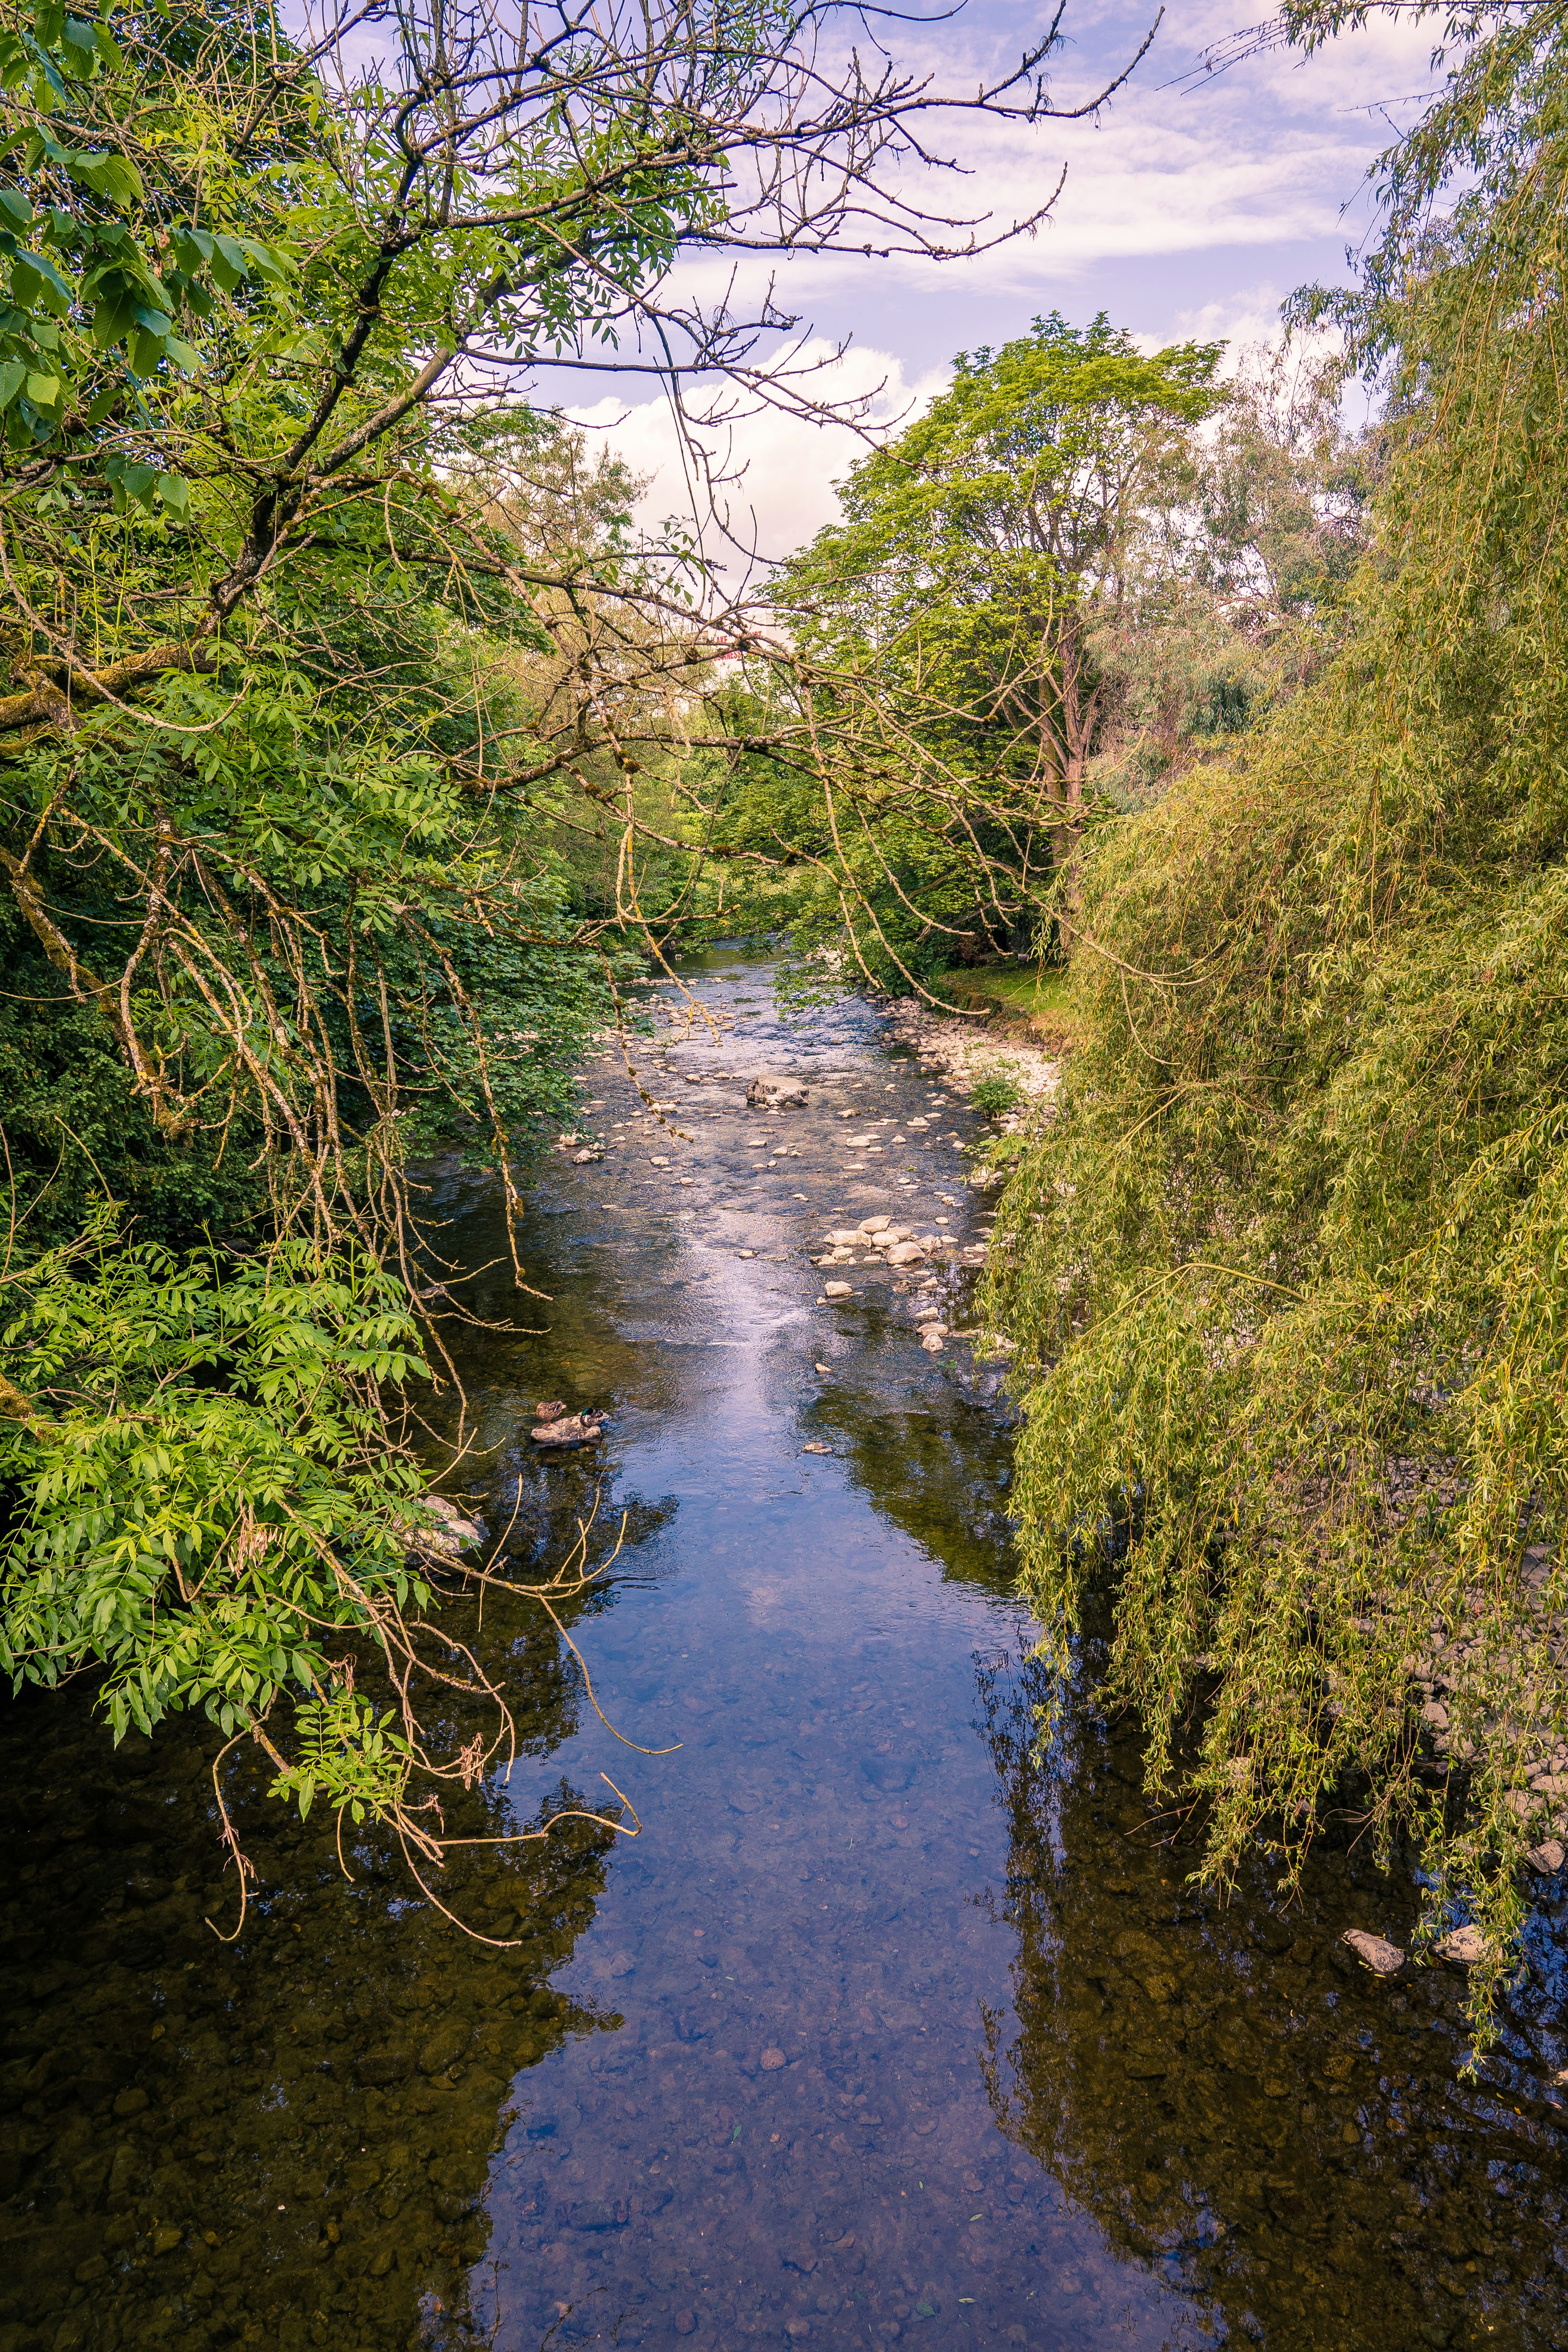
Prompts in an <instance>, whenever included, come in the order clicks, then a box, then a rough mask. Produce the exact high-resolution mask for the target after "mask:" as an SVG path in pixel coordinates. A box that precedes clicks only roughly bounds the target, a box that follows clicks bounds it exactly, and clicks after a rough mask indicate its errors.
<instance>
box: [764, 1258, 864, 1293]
mask: <svg viewBox="0 0 1568 2352" xmlns="http://www.w3.org/2000/svg"><path fill="white" fill-rule="evenodd" d="M741 1254H742V1256H743V1257H750V1255H751V1252H750V1250H743V1251H742V1253H741ZM822 1295H823V1297H824V1298H853V1297H854V1296H855V1293H854V1292H853V1290H852V1289H851V1288H850V1286H849V1285H848V1284H847V1282H825V1283H824V1284H823V1286H822Z"/></svg>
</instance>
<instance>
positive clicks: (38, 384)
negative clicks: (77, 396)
mask: <svg viewBox="0 0 1568 2352" xmlns="http://www.w3.org/2000/svg"><path fill="white" fill-rule="evenodd" d="M59 396H60V380H59V378H58V375H31V374H29V376H28V378H27V397H28V399H29V400H30V401H31V402H32V404H33V405H34V407H35V408H53V407H54V405H55V404H56V403H57V401H58V399H59Z"/></svg>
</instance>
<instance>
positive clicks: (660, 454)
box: [568, 338, 948, 580]
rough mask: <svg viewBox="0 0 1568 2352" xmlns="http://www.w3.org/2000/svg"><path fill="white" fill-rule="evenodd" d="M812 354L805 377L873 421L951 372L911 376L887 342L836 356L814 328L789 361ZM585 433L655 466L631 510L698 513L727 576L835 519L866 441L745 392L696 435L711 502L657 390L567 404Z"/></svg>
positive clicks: (912, 404) (649, 522) (641, 514)
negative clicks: (708, 472) (720, 420)
mask: <svg viewBox="0 0 1568 2352" xmlns="http://www.w3.org/2000/svg"><path fill="white" fill-rule="evenodd" d="M814 362H815V363H816V370H817V372H816V373H814V374H813V375H812V376H811V377H810V378H809V379H808V383H809V388H810V390H811V392H812V394H813V395H814V396H815V397H816V398H817V399H819V400H822V401H824V402H828V401H831V402H835V403H844V404H851V403H859V402H862V401H863V402H865V403H867V407H866V414H865V424H866V426H867V428H868V430H870V431H873V432H878V431H886V430H889V429H892V428H896V426H897V425H899V424H900V423H901V422H903V421H905V420H906V419H907V418H909V417H910V416H912V415H916V414H917V413H918V411H919V410H920V409H921V407H923V406H924V405H925V404H926V403H927V402H928V401H930V400H931V399H932V398H933V397H934V396H935V394H937V393H939V392H940V391H941V390H942V388H943V386H944V385H945V383H947V380H948V378H947V371H946V370H945V369H943V370H940V371H932V372H930V373H925V374H922V375H921V376H918V377H917V378H915V379H914V380H913V381H912V382H911V381H910V379H909V378H907V377H906V375H905V373H904V370H903V365H902V363H901V362H900V360H899V358H898V357H897V355H896V354H895V353H893V352H885V351H879V350H877V349H875V348H874V347H872V346H870V345H866V344H856V345H854V346H852V347H851V349H850V350H849V351H848V352H846V353H845V354H844V355H843V356H842V357H840V356H838V355H837V352H836V350H835V347H834V345H832V344H831V343H828V342H826V341H823V340H821V339H820V338H818V339H816V340H814V341H810V342H807V343H805V345H804V346H802V348H801V349H800V351H799V352H793V356H792V364H793V365H795V366H799V365H800V364H802V363H805V365H806V366H811V365H812V364H813V363H814ZM568 414H569V415H571V416H572V417H573V418H574V421H575V422H576V423H577V424H579V425H584V426H585V427H586V428H587V430H588V431H589V433H590V435H591V436H592V437H593V438H594V439H595V440H597V439H599V438H600V437H601V436H603V438H604V439H605V442H606V444H607V445H608V446H609V447H611V448H612V449H614V450H615V452H616V455H617V456H619V457H624V458H625V460H626V464H627V465H628V466H630V467H631V468H632V470H633V472H634V473H637V474H640V475H644V476H647V477H650V479H649V482H648V487H647V490H646V491H645V492H644V494H643V497H642V499H641V501H640V504H639V508H638V519H639V520H640V521H641V522H642V523H643V524H644V526H645V527H646V528H647V529H649V530H658V527H659V526H660V525H661V524H662V522H663V521H664V520H665V519H666V518H667V517H674V518H677V519H679V520H682V521H684V522H685V523H686V524H687V526H688V527H689V526H690V524H691V521H692V520H693V517H694V516H698V517H700V518H702V520H703V525H704V545H705V549H706V551H707V553H708V555H709V557H710V560H711V561H713V562H717V563H720V564H721V565H722V566H723V568H724V569H725V571H726V572H728V573H729V575H730V576H731V579H732V580H733V579H735V578H737V577H738V576H739V575H741V574H742V573H743V572H744V570H745V568H746V563H747V559H748V558H749V557H750V558H752V559H754V561H755V562H756V563H757V564H758V565H761V566H765V565H767V564H768V563H770V562H776V561H777V560H778V558H779V557H780V556H783V555H786V554H788V553H789V551H791V549H793V548H796V547H800V546H802V545H804V544H805V541H807V540H809V539H810V538H812V537H813V536H814V534H815V533H816V531H818V530H821V528H822V526H823V525H824V523H828V522H832V521H834V520H836V519H837V513H838V502H837V498H836V497H835V495H834V490H833V484H834V482H835V481H836V480H840V479H842V478H843V477H844V476H845V475H846V474H847V472H848V470H849V467H851V465H852V464H853V463H854V461H855V459H856V458H857V457H860V456H862V455H863V454H864V452H865V450H866V447H867V446H868V445H867V443H866V441H865V439H864V438H863V437H862V436H861V435H860V434H859V433H858V432H856V431H855V430H854V429H853V428H852V427H850V426H849V425H832V424H826V425H825V424H819V423H816V422H814V421H813V420H812V419H810V418H808V417H805V416H801V415H790V414H787V413H785V412H784V411H781V410H779V409H776V408H771V407H757V406H755V405H752V406H750V407H749V408H748V407H747V406H745V405H743V404H740V403H737V404H736V413H735V415H733V416H732V417H731V421H730V422H729V424H728V425H722V426H721V427H719V428H717V429H708V430H706V431H703V432H702V433H700V436H698V437H699V438H700V442H701V444H702V446H704V447H705V448H706V449H707V451H708V453H709V459H710V465H711V467H712V468H713V471H714V472H715V474H717V475H719V476H721V477H722V478H721V479H720V480H719V482H718V485H717V487H716V488H715V490H714V492H713V496H712V500H711V510H710V501H709V499H708V494H707V490H706V486H705V485H704V483H703V480H702V478H701V475H700V472H698V471H696V470H695V469H694V468H693V467H692V464H691V459H690V454H689V451H685V450H683V448H682V446H681V442H680V436H679V435H678V433H677V431H676V427H675V422H674V418H673V416H672V415H671V412H670V409H669V405H668V402H667V401H665V400H663V399H655V400H647V401H639V402H637V403H636V404H627V403H626V402H623V401H617V400H613V399H611V400H601V401H597V402H595V404H593V405H592V406H590V407H584V406H581V405H578V406H574V407H572V408H570V409H569V411H568Z"/></svg>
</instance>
